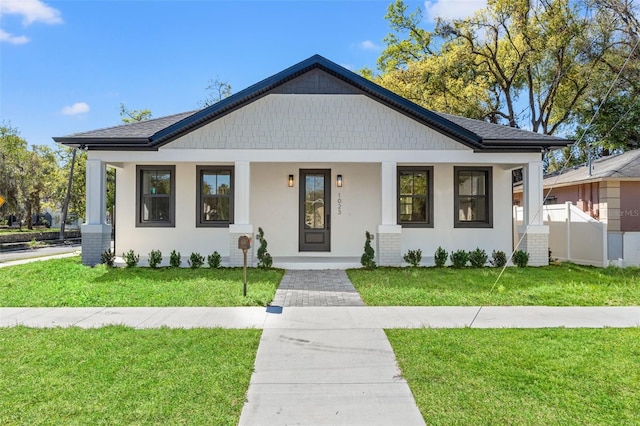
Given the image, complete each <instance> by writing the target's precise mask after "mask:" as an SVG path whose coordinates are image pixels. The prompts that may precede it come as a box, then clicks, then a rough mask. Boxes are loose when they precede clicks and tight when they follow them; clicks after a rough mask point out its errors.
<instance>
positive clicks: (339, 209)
mask: <svg viewBox="0 0 640 426" xmlns="http://www.w3.org/2000/svg"><path fill="white" fill-rule="evenodd" d="M338 214H342V195H341V194H340V193H339V192H338Z"/></svg>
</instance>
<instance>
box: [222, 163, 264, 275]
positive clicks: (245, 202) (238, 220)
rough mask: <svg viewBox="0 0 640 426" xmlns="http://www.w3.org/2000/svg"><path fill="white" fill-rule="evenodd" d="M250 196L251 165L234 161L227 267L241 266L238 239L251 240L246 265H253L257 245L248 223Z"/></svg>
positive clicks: (242, 260)
mask: <svg viewBox="0 0 640 426" xmlns="http://www.w3.org/2000/svg"><path fill="white" fill-rule="evenodd" d="M250 194H251V163H250V162H249V161H236V162H235V167H234V190H233V224H230V225H229V265H230V266H242V264H243V262H244V259H243V254H242V250H239V249H238V238H239V237H240V236H241V235H247V236H249V237H250V238H251V250H249V251H247V264H248V265H250V266H251V265H253V253H254V250H255V245H256V244H258V242H257V241H255V239H254V237H253V225H251V224H250V223H249V213H250V209H249V207H250V204H251V200H250Z"/></svg>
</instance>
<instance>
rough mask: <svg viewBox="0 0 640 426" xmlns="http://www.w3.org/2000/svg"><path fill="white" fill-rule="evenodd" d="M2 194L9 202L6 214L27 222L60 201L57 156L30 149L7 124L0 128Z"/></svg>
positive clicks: (42, 148) (45, 148)
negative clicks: (43, 209) (45, 208)
mask: <svg viewBox="0 0 640 426" xmlns="http://www.w3.org/2000/svg"><path fill="white" fill-rule="evenodd" d="M0 161H1V164H0V194H2V196H3V197H4V198H6V200H7V204H6V208H5V210H4V211H5V212H6V213H8V214H15V215H16V216H18V217H22V218H24V219H26V222H27V226H28V227H29V228H31V227H32V226H33V223H32V220H31V219H32V215H33V214H35V213H40V211H41V209H42V208H43V207H45V206H46V207H51V208H54V207H56V206H57V205H58V203H59V200H60V193H59V191H58V188H59V181H60V173H59V168H58V163H57V161H56V156H55V152H54V151H53V150H52V149H51V148H50V147H48V146H37V145H34V146H32V147H31V150H29V149H28V145H27V141H26V140H24V139H23V138H22V137H20V135H19V132H18V130H17V129H15V128H13V127H11V126H10V125H8V124H2V125H1V126H0Z"/></svg>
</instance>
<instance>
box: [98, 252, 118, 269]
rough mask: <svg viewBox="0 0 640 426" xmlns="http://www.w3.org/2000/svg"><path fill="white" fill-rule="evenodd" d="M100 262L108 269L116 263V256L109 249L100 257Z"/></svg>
mask: <svg viewBox="0 0 640 426" xmlns="http://www.w3.org/2000/svg"><path fill="white" fill-rule="evenodd" d="M100 261H101V262H102V263H104V264H105V265H107V266H109V267H113V263H114V262H115V261H116V254H115V253H114V252H112V251H111V249H109V250H105V251H104V252H103V253H102V255H100Z"/></svg>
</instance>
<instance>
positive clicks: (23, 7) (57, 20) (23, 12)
mask: <svg viewBox="0 0 640 426" xmlns="http://www.w3.org/2000/svg"><path fill="white" fill-rule="evenodd" d="M0 15H20V16H22V23H23V24H24V25H30V24H32V23H34V22H43V23H45V24H61V23H62V18H61V17H60V11H59V10H57V9H54V8H53V7H51V6H48V5H46V4H44V3H43V2H41V1H40V0H2V1H1V2H0Z"/></svg>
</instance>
